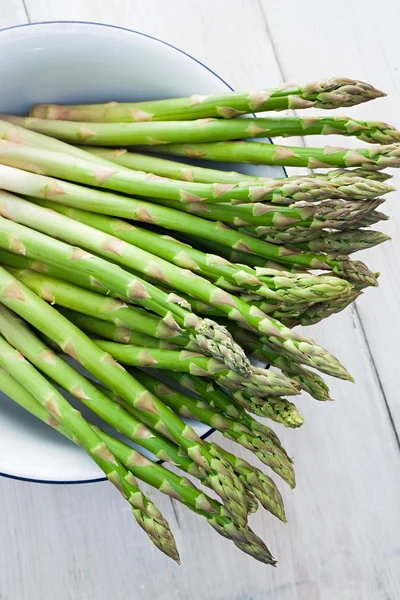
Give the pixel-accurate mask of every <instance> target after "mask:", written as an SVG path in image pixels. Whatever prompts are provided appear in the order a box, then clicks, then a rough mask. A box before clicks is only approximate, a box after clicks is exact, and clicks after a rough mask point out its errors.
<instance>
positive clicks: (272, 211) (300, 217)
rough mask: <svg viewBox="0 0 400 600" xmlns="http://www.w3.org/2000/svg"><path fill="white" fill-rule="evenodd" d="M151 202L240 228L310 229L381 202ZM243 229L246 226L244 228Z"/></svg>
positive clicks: (336, 224)
mask: <svg viewBox="0 0 400 600" xmlns="http://www.w3.org/2000/svg"><path fill="white" fill-rule="evenodd" d="M153 202H155V203H157V204H162V205H163V206H169V207H170V208H173V209H175V210H182V211H183V212H187V213H190V214H197V215H200V216H202V217H204V218H205V219H209V220H211V221H222V222H224V223H227V224H229V225H233V226H236V227H242V226H245V227H247V225H252V226H257V227H259V226H264V227H269V228H272V229H276V230H278V231H279V230H280V228H283V229H287V227H288V226H289V225H290V227H291V228H292V227H296V226H297V225H299V226H301V227H308V228H310V229H324V228H327V229H340V228H341V227H342V224H343V223H344V224H347V223H348V222H351V221H356V220H359V219H360V218H363V217H364V216H366V215H368V214H369V213H371V212H372V211H374V210H375V209H376V208H377V207H378V206H380V205H381V204H382V202H383V199H382V198H375V199H371V200H364V201H363V202H360V201H359V200H356V201H349V200H347V201H345V200H324V201H322V202H319V203H318V204H315V203H303V202H301V203H297V204H292V205H291V206H275V205H273V204H266V203H262V202H257V203H254V204H238V205H235V206H234V205H232V204H226V205H225V204H205V203H204V204H200V203H199V204H198V203H196V202H194V203H188V204H184V205H183V204H180V203H179V202H173V201H171V200H165V199H162V198H157V199H154V200H153ZM245 231H246V229H245Z"/></svg>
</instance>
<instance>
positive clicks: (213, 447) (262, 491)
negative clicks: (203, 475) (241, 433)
mask: <svg viewBox="0 0 400 600" xmlns="http://www.w3.org/2000/svg"><path fill="white" fill-rule="evenodd" d="M208 447H209V450H210V452H211V454H213V452H216V453H217V454H219V453H220V454H221V455H222V456H223V457H224V458H226V460H229V462H230V463H231V464H232V466H233V467H234V469H235V472H236V473H238V474H239V476H240V479H241V480H242V481H243V483H244V485H245V487H247V488H249V489H251V490H252V491H253V493H254V495H255V497H256V498H257V500H258V501H259V502H260V503H261V505H262V506H263V507H264V508H265V509H266V510H268V511H269V512H271V513H272V514H273V515H275V516H276V517H278V519H280V520H281V521H283V522H286V516H285V512H284V507H283V502H282V498H281V495H280V493H279V491H278V489H277V487H276V485H275V484H274V482H273V481H272V479H271V478H270V477H268V476H267V475H265V473H264V472H263V471H261V470H260V469H258V468H257V467H255V466H254V465H251V464H250V463H248V462H247V461H245V460H244V459H243V458H239V457H238V456H234V455H233V454H231V453H230V452H227V451H226V450H225V449H224V448H221V446H219V445H218V444H216V443H215V442H212V443H210V444H209V445H208ZM292 475H293V478H292V480H291V481H289V480H287V483H289V485H290V487H291V488H294V487H295V486H296V481H295V477H294V472H293V473H292Z"/></svg>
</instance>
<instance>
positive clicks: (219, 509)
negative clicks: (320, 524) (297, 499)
mask: <svg viewBox="0 0 400 600" xmlns="http://www.w3.org/2000/svg"><path fill="white" fill-rule="evenodd" d="M0 389H1V390H2V391H3V392H4V393H5V394H7V395H8V396H9V397H10V398H11V399H12V400H14V401H15V402H16V403H18V404H19V405H20V406H22V407H23V408H24V409H25V410H27V411H28V412H30V413H31V414H32V415H34V416H35V417H37V418H38V419H40V420H41V421H43V422H44V423H46V424H48V425H50V426H51V427H54V428H56V429H57V431H59V432H60V433H62V435H64V436H65V437H68V438H70V437H71V436H70V433H69V431H68V430H67V429H66V428H65V427H64V426H63V425H59V424H58V423H57V421H55V419H54V418H52V417H51V416H50V413H49V412H48V411H47V409H45V408H44V406H42V405H41V404H39V402H38V401H37V400H36V398H34V397H33V396H32V394H30V392H28V391H27V390H26V389H25V388H24V387H23V386H22V385H21V384H19V383H18V382H17V381H16V380H15V379H14V378H13V377H11V375H9V374H8V373H7V372H6V371H4V369H3V368H1V369H0ZM93 429H94V430H95V431H96V433H97V435H98V436H99V437H100V438H101V439H102V440H103V442H104V443H105V444H106V445H107V446H108V448H110V450H111V452H112V453H113V454H114V455H115V456H116V457H117V458H118V460H119V461H120V462H121V463H122V464H123V465H124V466H125V467H126V468H127V470H129V471H130V472H131V473H132V474H133V475H134V476H136V477H138V479H140V480H142V481H145V482H146V483H148V484H149V485H151V486H153V487H155V488H157V489H159V490H160V491H162V492H163V493H164V494H168V495H169V496H170V497H171V498H173V499H175V500H178V501H179V502H181V503H182V504H184V505H185V506H187V507H188V508H189V509H190V510H192V511H194V512H196V513H197V514H199V515H201V516H204V517H205V518H206V519H207V521H208V523H209V524H210V525H211V526H212V527H213V528H214V529H216V531H218V532H219V533H221V534H222V535H223V536H224V537H226V538H228V539H231V540H232V541H233V542H234V543H235V542H236V541H240V542H241V543H242V544H243V546H242V547H241V549H242V550H244V551H245V552H247V553H248V554H250V556H253V557H254V558H256V559H258V560H261V562H266V563H267V564H269V562H270V560H271V558H270V556H269V554H270V553H269V551H266V548H265V544H264V543H263V542H262V540H260V539H259V538H257V537H256V536H255V534H253V532H252V531H251V530H242V529H240V528H238V527H237V526H236V525H235V524H234V523H233V521H232V519H231V517H230V516H229V514H228V513H227V512H226V510H225V509H224V507H223V506H222V505H221V504H220V503H219V502H217V501H216V500H214V499H212V498H210V497H209V496H207V495H206V494H205V493H204V492H201V491H200V490H198V489H197V488H196V487H195V486H194V485H193V483H192V482H191V481H189V479H187V478H186V477H183V476H182V475H180V476H178V475H176V474H175V473H171V471H168V470H167V469H165V468H164V467H163V466H161V465H158V464H156V463H154V462H153V461H151V460H149V459H147V458H145V457H144V456H143V455H142V454H140V453H139V452H138V451H137V450H135V449H134V448H132V447H130V446H128V445H126V444H124V443H123V442H121V441H120V440H117V439H115V438H113V437H112V436H110V435H108V434H107V433H105V432H104V431H102V430H101V429H99V428H97V427H93ZM238 460H239V459H238ZM265 477H266V478H267V476H265ZM253 479H254V480H255V481H256V482H257V480H256V478H255V477H254V478H253ZM267 479H269V478H267ZM270 481H271V483H272V485H271V486H270V490H271V500H270V501H269V503H268V504H266V505H267V506H268V508H269V509H270V508H271V509H272V510H274V511H275V512H276V513H277V514H276V516H278V518H280V519H281V520H285V513H284V507H283V503H282V498H281V496H280V494H279V491H278V490H277V488H276V486H275V488H274V487H273V486H274V484H273V482H272V480H270ZM272 499H273V500H274V502H273V501H272ZM270 512H272V511H270ZM273 514H274V513H273ZM248 532H249V536H248ZM257 540H258V541H257Z"/></svg>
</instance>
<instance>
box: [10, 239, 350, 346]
mask: <svg viewBox="0 0 400 600" xmlns="http://www.w3.org/2000/svg"><path fill="white" fill-rule="evenodd" d="M0 264H3V265H5V266H8V267H12V268H14V269H17V270H33V271H35V272H38V273H41V274H42V275H44V278H43V277H42V279H41V283H42V285H41V286H39V285H36V287H35V288H34V291H35V292H36V293H37V294H38V295H40V296H41V297H45V296H46V294H47V293H48V292H49V291H51V296H52V299H53V301H55V302H56V303H57V304H59V305H61V306H64V307H67V308H68V307H69V308H72V309H75V310H79V312H81V313H84V314H85V315H88V316H89V317H90V315H92V316H93V315H94V316H95V317H97V318H101V319H103V320H106V321H108V322H109V323H114V324H115V326H114V327H112V328H111V329H110V328H108V331H109V334H107V333H105V331H107V329H104V325H103V337H106V339H112V340H114V341H121V342H125V343H129V340H132V343H134V342H133V339H134V338H135V339H138V337H137V335H136V334H137V333H140V334H142V335H144V336H146V339H147V342H146V344H149V345H150V344H151V342H150V339H149V337H150V336H151V337H152V338H153V339H154V338H157V339H160V340H161V341H160V344H161V345H154V341H153V342H152V343H153V346H152V347H165V348H168V347H170V348H172V347H173V346H174V345H175V346H181V347H183V348H187V349H188V350H190V349H192V350H194V349H196V348H197V345H196V344H195V343H194V342H193V341H192V340H191V339H190V337H189V335H188V334H187V333H186V332H178V331H176V330H175V329H171V328H169V327H168V326H167V325H166V324H165V323H164V322H163V321H162V320H161V319H160V318H159V317H157V316H156V315H152V314H150V313H148V312H146V311H144V310H143V309H141V308H136V307H133V306H128V305H127V304H124V303H123V302H121V301H119V300H115V299H113V300H111V299H110V298H108V299H107V300H105V299H102V298H99V295H98V294H99V293H101V294H103V295H106V296H107V295H108V290H107V289H106V288H98V287H96V286H94V285H93V281H92V280H91V279H90V277H84V276H83V277H77V274H76V273H75V272H73V271H71V270H67V269H64V271H63V272H60V269H57V268H54V267H51V266H50V265H46V264H45V263H42V262H40V261H34V260H32V259H30V258H28V257H26V256H20V255H16V254H12V253H11V252H7V251H5V250H2V249H0ZM244 268H245V269H247V267H246V266H244ZM248 271H249V272H250V274H252V273H253V272H252V270H251V269H250V268H249V269H248ZM262 273H263V274H262V275H261V277H262V283H265V284H266V285H267V286H268V291H266V290H265V289H264V288H262V290H261V289H258V291H259V292H260V293H261V291H262V295H261V296H259V297H260V298H263V297H266V298H268V302H269V303H270V304H271V306H273V305H274V304H275V306H276V307H279V306H283V305H284V304H291V303H295V302H296V303H297V302H298V301H299V299H306V300H309V301H312V302H318V301H329V299H330V298H331V297H335V296H336V295H343V294H345V293H346V292H347V291H348V290H350V289H351V286H350V284H348V283H347V282H345V281H344V280H342V279H338V278H337V277H330V276H325V275H318V276H314V275H311V274H308V273H298V274H291V273H288V272H285V271H282V270H280V271H278V270H274V269H268V270H267V271H266V270H265V269H263V271H262ZM267 275H268V276H267ZM254 276H255V271H254ZM30 277H31V278H32V274H30ZM58 277H62V279H63V280H64V282H65V281H68V282H69V281H75V283H77V284H78V285H79V287H77V286H75V285H71V284H69V283H68V284H67V285H64V282H62V281H61V282H60V281H59V280H57V279H58ZM54 279H56V280H57V281H54ZM31 280H32V279H31ZM25 281H27V280H25ZM32 281H33V280H32ZM36 281H37V282H39V281H40V280H39V279H38V278H36ZM260 281H261V280H260ZM85 287H86V288H88V289H89V290H92V289H96V291H97V293H96V294H94V293H89V292H87V291H86V290H85V289H81V288H85ZM45 290H46V291H45ZM257 297H258V296H257ZM185 298H186V299H190V300H191V301H193V299H191V298H189V296H185ZM205 306H207V307H208V308H209V309H212V307H211V306H209V305H205ZM271 310H274V307H273V308H271ZM95 320H96V321H97V319H95ZM78 326H80V325H78ZM93 326H94V327H95V329H93V328H92V329H90V331H91V332H92V333H96V334H97V335H100V336H101V334H100V333H99V330H98V329H97V328H96V324H94V325H93ZM128 329H130V330H133V334H130V333H128V331H127V330H128ZM110 336H111V337H110ZM132 336H133V337H132ZM162 340H166V341H165V342H162ZM146 344H143V345H146ZM163 344H165V345H163ZM137 345H141V344H139V343H138V344H137Z"/></svg>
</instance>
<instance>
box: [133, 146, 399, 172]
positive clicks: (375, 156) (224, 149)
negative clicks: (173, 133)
mask: <svg viewBox="0 0 400 600" xmlns="http://www.w3.org/2000/svg"><path fill="white" fill-rule="evenodd" d="M138 149H139V150H140V147H139V148H138ZM146 151H147V152H157V153H160V154H168V155H172V156H187V157H190V158H201V159H202V160H213V161H222V162H237V163H240V162H246V163H247V162H248V163H253V164H258V165H276V166H287V167H308V168H309V169H319V168H329V167H331V166H333V167H339V168H347V167H361V168H363V169H366V170H376V169H384V168H386V167H399V166H400V147H399V145H398V144H389V145H384V146H371V147H370V148H357V149H349V148H340V147H331V146H326V147H325V148H310V147H297V146H278V145H275V144H264V143H262V142H209V143H202V144H190V145H189V144H166V145H162V146H151V147H150V146H149V147H147V146H146Z"/></svg>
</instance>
